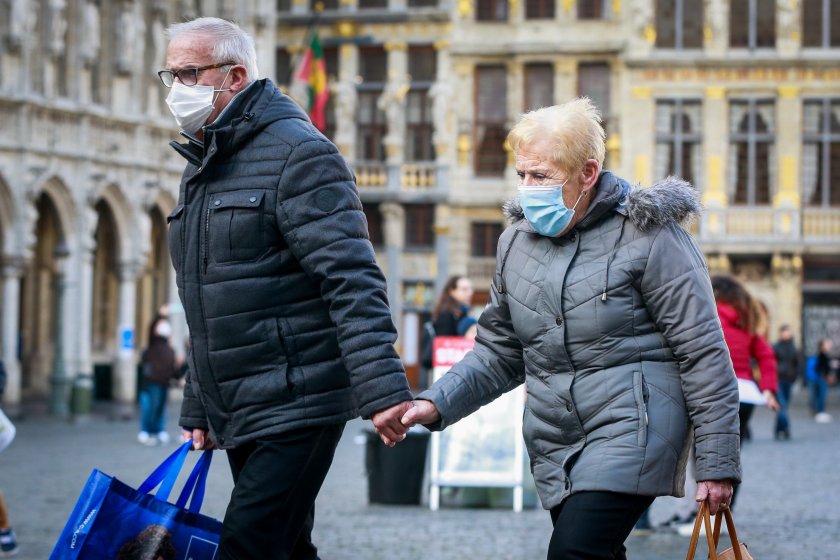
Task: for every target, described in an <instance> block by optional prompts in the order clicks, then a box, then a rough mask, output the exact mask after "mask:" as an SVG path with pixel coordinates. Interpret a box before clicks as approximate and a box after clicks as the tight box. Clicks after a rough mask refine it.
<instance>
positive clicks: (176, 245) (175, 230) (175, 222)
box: [166, 204, 186, 274]
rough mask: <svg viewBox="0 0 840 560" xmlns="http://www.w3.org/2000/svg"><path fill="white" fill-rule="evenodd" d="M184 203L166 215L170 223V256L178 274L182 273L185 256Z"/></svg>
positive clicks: (167, 221)
mask: <svg viewBox="0 0 840 560" xmlns="http://www.w3.org/2000/svg"><path fill="white" fill-rule="evenodd" d="M185 222H186V220H184V205H183V204H179V205H178V206H176V207H175V209H174V210H172V212H171V213H170V214H169V216H167V217H166V223H167V224H168V225H169V239H168V241H169V256H170V257H171V258H172V266H173V267H174V268H175V272H176V273H177V274H180V273H181V263H182V262H183V258H184V223H185Z"/></svg>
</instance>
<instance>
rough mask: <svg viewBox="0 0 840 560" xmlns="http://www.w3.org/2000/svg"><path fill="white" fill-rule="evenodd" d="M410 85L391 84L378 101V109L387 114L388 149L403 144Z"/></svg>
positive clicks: (386, 144) (386, 136) (386, 135)
mask: <svg viewBox="0 0 840 560" xmlns="http://www.w3.org/2000/svg"><path fill="white" fill-rule="evenodd" d="M408 87H409V86H408V84H406V83H398V82H390V83H389V84H388V85H386V86H385V90H384V91H383V92H382V95H380V96H379V99H378V100H377V101H376V106H377V108H378V109H379V110H380V111H382V112H383V113H385V122H386V123H387V124H388V132H387V134H385V138H384V143H385V146H386V148H387V147H397V146H402V144H403V129H404V125H405V96H406V94H407V93H408Z"/></svg>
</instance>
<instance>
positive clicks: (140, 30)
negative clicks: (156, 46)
mask: <svg viewBox="0 0 840 560" xmlns="http://www.w3.org/2000/svg"><path fill="white" fill-rule="evenodd" d="M145 32H146V23H145V22H144V21H143V18H142V17H140V16H138V15H136V14H135V13H134V3H133V2H129V3H128V4H126V6H125V8H123V10H122V12H121V13H120V15H119V28H118V31H117V53H116V54H117V70H118V71H119V72H121V73H123V74H130V73H132V72H133V71H134V70H135V69H136V68H137V65H138V64H142V62H143V60H142V56H143V45H144V44H145V42H146V41H145V37H144V34H145Z"/></svg>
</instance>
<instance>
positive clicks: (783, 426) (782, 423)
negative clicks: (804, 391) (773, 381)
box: [776, 381, 793, 434]
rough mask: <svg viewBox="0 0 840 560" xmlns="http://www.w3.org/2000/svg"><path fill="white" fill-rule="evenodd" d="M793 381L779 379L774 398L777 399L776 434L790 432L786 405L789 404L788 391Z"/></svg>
mask: <svg viewBox="0 0 840 560" xmlns="http://www.w3.org/2000/svg"><path fill="white" fill-rule="evenodd" d="M791 388H793V383H788V382H786V381H779V392H778V393H777V394H776V399H777V400H778V401H779V412H777V413H776V434H780V433H785V434H788V433H790V417H789V416H788V407H789V406H790V391H791Z"/></svg>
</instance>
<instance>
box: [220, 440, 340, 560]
mask: <svg viewBox="0 0 840 560" xmlns="http://www.w3.org/2000/svg"><path fill="white" fill-rule="evenodd" d="M343 431H344V424H338V425H330V426H319V427H315V428H305V429H301V430H295V431H292V432H287V433H284V434H279V435H274V436H270V437H266V438H262V439H258V440H255V441H252V442H249V443H247V444H245V445H242V446H240V447H237V448H236V449H231V450H228V452H227V454H228V462H229V463H230V470H231V473H232V474H233V483H234V486H233V492H232V494H231V498H230V504H228V508H227V512H226V513H225V519H224V522H223V526H222V538H221V542H220V545H219V560H286V559H292V560H317V558H318V549H317V548H315V545H313V544H312V538H311V537H312V526H313V524H314V522H315V498H316V497H317V496H318V492H319V491H320V490H321V485H322V484H323V483H324V479H325V478H326V476H327V471H329V469H330V464H332V460H333V456H334V455H335V448H336V446H337V445H338V440H339V439H341V433H342V432H343Z"/></svg>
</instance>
